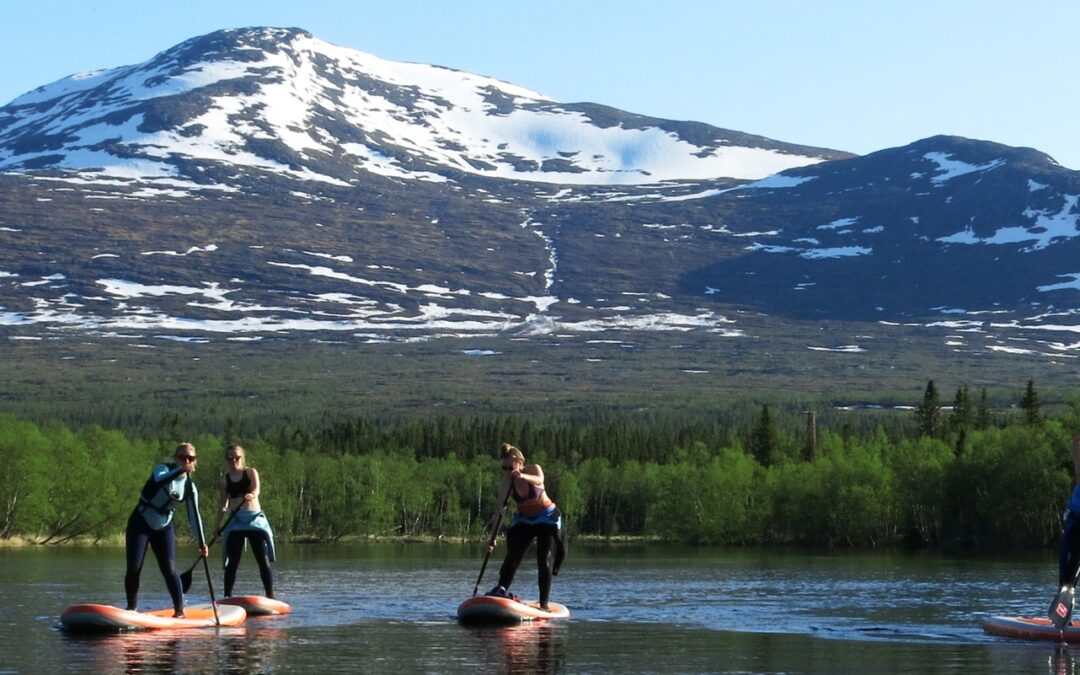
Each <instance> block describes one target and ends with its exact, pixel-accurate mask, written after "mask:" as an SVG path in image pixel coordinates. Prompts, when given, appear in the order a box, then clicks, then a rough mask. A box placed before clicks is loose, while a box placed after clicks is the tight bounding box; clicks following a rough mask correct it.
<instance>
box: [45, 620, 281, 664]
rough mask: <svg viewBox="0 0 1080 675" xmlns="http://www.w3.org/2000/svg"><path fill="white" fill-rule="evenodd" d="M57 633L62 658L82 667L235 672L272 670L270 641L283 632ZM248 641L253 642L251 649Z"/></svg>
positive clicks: (273, 660) (273, 657)
mask: <svg viewBox="0 0 1080 675" xmlns="http://www.w3.org/2000/svg"><path fill="white" fill-rule="evenodd" d="M62 635H63V643H64V648H65V650H66V652H67V654H66V657H67V658H66V659H65V660H66V661H67V662H68V663H71V664H78V670H84V671H87V672H96V673H181V672H218V673H236V674H240V673H256V672H269V671H273V670H275V669H276V667H277V666H278V654H277V652H278V649H276V648H275V646H276V645H278V644H281V643H283V642H284V639H285V635H286V634H285V631H283V630H281V629H274V628H262V627H257V628H254V629H253V630H249V629H248V628H246V627H238V628H220V629H217V630H187V631H142V632H130V633H113V634H108V635H95V634H79V633H74V634H72V633H62ZM252 644H257V645H258V648H256V649H250V648H249V646H250V645H252Z"/></svg>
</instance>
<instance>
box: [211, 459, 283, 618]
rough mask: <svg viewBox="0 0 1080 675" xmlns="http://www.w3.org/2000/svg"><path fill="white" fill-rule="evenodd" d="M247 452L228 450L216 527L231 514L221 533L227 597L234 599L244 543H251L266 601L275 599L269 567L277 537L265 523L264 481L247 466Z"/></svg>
mask: <svg viewBox="0 0 1080 675" xmlns="http://www.w3.org/2000/svg"><path fill="white" fill-rule="evenodd" d="M245 454H246V452H245V450H244V448H242V447H241V446H239V445H235V444H234V445H230V446H229V447H227V448H225V462H226V464H227V465H228V467H229V469H228V471H226V472H225V475H224V476H222V477H221V506H220V508H219V510H218V516H217V521H216V522H215V523H214V531H215V532H216V531H217V529H218V526H217V524H218V523H220V522H221V517H222V516H223V515H224V514H226V513H231V514H232V515H231V516H229V520H228V522H227V523H225V529H224V531H222V533H221V551H222V562H223V563H224V565H225V597H226V598H228V597H231V596H232V590H233V584H235V583H236V571H237V570H238V569H239V568H240V556H241V555H243V553H244V543H245V542H250V543H251V552H252V554H253V555H254V556H255V561H256V562H257V563H258V564H259V577H261V578H262V584H263V591H264V592H265V593H266V597H268V598H272V597H274V570H273V569H271V567H270V563H271V562H273V561H274V559H275V556H274V533H273V531H272V530H271V529H270V521H269V520H267V519H266V514H265V513H263V510H262V506H260V505H259V493H260V492H261V491H262V481H260V480H259V472H258V471H256V470H255V468H254V467H250V466H247V463H246V462H245V459H244V455H245Z"/></svg>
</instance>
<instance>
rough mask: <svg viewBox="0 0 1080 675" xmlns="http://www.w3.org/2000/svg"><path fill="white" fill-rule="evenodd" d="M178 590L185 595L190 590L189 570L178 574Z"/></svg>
mask: <svg viewBox="0 0 1080 675" xmlns="http://www.w3.org/2000/svg"><path fill="white" fill-rule="evenodd" d="M180 588H181V589H183V591H184V593H185V594H186V593H187V592H188V591H189V590H191V570H188V571H187V572H181V573H180Z"/></svg>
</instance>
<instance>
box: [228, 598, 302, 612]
mask: <svg viewBox="0 0 1080 675" xmlns="http://www.w3.org/2000/svg"><path fill="white" fill-rule="evenodd" d="M218 605H235V606H236V607H243V608H244V611H246V612H247V615H248V616H280V615H282V614H288V613H289V612H291V611H292V607H290V606H289V603H287V602H283V601H281V600H275V599H274V598H268V597H266V596H265V595H234V596H232V597H231V598H225V599H224V600H220V601H218Z"/></svg>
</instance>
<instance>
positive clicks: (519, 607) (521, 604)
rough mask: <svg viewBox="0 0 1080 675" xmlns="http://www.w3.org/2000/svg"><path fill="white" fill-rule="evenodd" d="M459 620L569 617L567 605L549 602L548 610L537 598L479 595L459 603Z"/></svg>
mask: <svg viewBox="0 0 1080 675" xmlns="http://www.w3.org/2000/svg"><path fill="white" fill-rule="evenodd" d="M457 616H458V621H461V622H462V623H519V622H521V621H537V620H541V621H543V620H548V619H569V618H570V610H569V609H567V608H566V605H560V604H559V603H557V602H549V603H548V609H547V611H544V610H542V609H540V603H539V602H538V601H535V600H516V599H513V598H500V597H498V596H494V595H477V596H474V597H471V598H469V599H468V600H466V601H465V602H463V603H461V604H460V605H458V608H457Z"/></svg>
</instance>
